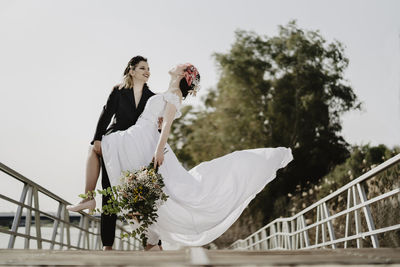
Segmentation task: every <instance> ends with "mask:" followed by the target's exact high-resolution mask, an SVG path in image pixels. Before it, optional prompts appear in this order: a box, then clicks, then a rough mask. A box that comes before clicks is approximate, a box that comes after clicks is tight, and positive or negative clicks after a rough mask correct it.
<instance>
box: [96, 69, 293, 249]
mask: <svg viewBox="0 0 400 267" xmlns="http://www.w3.org/2000/svg"><path fill="white" fill-rule="evenodd" d="M169 74H170V75H171V81H170V84H169V88H168V91H167V92H165V93H163V94H158V95H155V96H152V97H151V98H150V99H149V100H148V102H147V104H146V106H145V109H144V111H143V113H142V115H141V116H140V117H139V119H138V121H137V123H136V124H135V125H133V126H131V127H130V128H128V129H127V130H125V131H118V132H115V133H111V134H109V135H107V136H104V137H103V139H102V143H101V145H102V151H103V159H104V163H105V167H106V169H107V173H108V175H109V179H110V182H111V185H112V186H114V185H118V184H119V183H120V177H121V172H122V171H125V170H134V169H139V168H140V167H141V166H147V165H148V164H149V162H151V160H152V159H154V162H155V164H156V165H159V166H160V167H159V173H160V174H161V175H162V176H163V178H164V182H165V187H164V191H165V193H166V194H167V195H168V196H169V198H168V200H167V201H166V202H165V203H164V204H163V205H161V206H160V207H159V209H158V212H157V213H158V216H159V217H158V218H157V222H156V223H154V224H152V225H151V226H150V227H149V229H148V241H147V243H148V244H149V247H148V248H150V247H151V246H153V245H156V244H157V242H158V240H159V239H161V240H165V241H167V242H169V243H172V244H174V243H175V244H180V245H186V246H201V245H204V244H207V243H210V242H211V241H213V240H214V239H216V238H218V237H219V236H220V235H221V234H223V233H224V232H225V231H226V230H227V229H228V228H229V227H230V226H231V225H232V224H233V223H234V222H235V221H236V219H237V218H238V217H239V216H240V214H241V213H242V211H243V210H244V209H245V207H246V206H247V205H248V204H249V203H250V201H251V200H252V199H253V198H254V197H255V196H256V194H257V193H259V192H260V191H261V190H262V189H263V188H264V187H265V185H267V184H268V183H269V182H270V181H272V180H273V179H274V178H275V176H276V171H277V170H278V169H280V168H283V167H285V166H286V165H287V164H288V163H289V162H290V161H291V160H292V159H293V157H292V153H291V150H290V148H284V147H278V148H258V149H249V150H242V151H235V152H233V153H230V154H227V155H225V156H222V157H220V158H217V159H214V160H211V161H208V162H203V163H201V164H199V165H197V166H196V167H194V168H193V169H191V170H190V171H187V170H185V169H184V168H183V166H182V165H181V163H180V162H179V161H178V159H177V158H176V156H175V154H174V152H173V151H172V149H171V148H170V146H169V145H168V144H167V139H168V135H169V132H170V128H171V124H172V122H173V120H174V119H175V118H177V117H179V116H180V115H181V113H180V108H181V101H182V99H184V98H185V97H186V96H187V95H188V94H189V93H195V92H196V90H197V88H198V83H199V81H200V75H199V73H198V71H197V69H196V68H195V67H194V66H193V65H191V64H182V65H177V66H176V67H174V68H173V69H171V70H170V71H169ZM159 117H163V118H164V120H163V125H162V130H161V134H160V133H159V132H158V130H157V129H158V125H157V123H158V118H159ZM165 151H167V152H165ZM255 166H256V167H255Z"/></svg>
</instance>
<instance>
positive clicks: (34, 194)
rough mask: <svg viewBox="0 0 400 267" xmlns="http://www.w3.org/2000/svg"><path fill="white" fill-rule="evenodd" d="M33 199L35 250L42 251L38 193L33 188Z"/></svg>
mask: <svg viewBox="0 0 400 267" xmlns="http://www.w3.org/2000/svg"><path fill="white" fill-rule="evenodd" d="M33 199H34V201H35V209H36V210H35V226H36V237H37V248H38V249H42V232H41V227H40V211H39V193H38V189H37V188H36V187H33Z"/></svg>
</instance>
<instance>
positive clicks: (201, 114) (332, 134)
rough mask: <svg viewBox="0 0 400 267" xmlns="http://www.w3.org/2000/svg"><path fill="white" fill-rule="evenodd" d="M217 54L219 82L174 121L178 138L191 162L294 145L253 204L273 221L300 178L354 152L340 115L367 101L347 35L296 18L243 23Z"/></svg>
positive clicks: (319, 173) (311, 176)
mask: <svg viewBox="0 0 400 267" xmlns="http://www.w3.org/2000/svg"><path fill="white" fill-rule="evenodd" d="M214 57H215V60H216V62H217V66H218V68H219V71H220V79H219V82H218V84H217V87H216V88H214V89H211V90H210V92H209V93H208V95H207V96H206V97H205V99H204V102H205V106H206V108H205V109H204V110H199V111H194V110H193V109H191V108H189V110H187V112H186V113H185V116H184V118H182V119H181V120H180V121H179V122H178V123H177V124H175V126H174V129H173V133H174V136H173V139H172V142H171V145H173V146H175V148H177V149H178V151H179V152H178V157H179V158H180V159H181V160H183V161H184V162H185V163H186V164H187V166H194V165H196V164H198V163H200V162H202V161H207V160H210V159H213V158H215V157H219V156H222V155H224V154H226V153H229V152H232V151H234V150H241V149H248V148H256V147H276V146H286V147H291V148H292V150H293V155H294V161H293V162H292V163H291V164H289V166H288V167H287V168H286V169H285V170H284V171H281V172H280V173H279V175H278V177H277V179H275V180H274V181H273V182H272V183H271V184H270V185H268V186H267V187H266V188H265V189H264V190H263V191H262V193H260V194H259V196H258V197H257V198H256V199H255V200H254V201H253V202H252V204H251V209H252V212H253V213H256V212H261V213H262V214H263V223H266V222H267V221H268V220H270V219H273V218H275V217H276V216H280V215H283V216H284V215H285V214H281V213H280V212H281V210H278V208H279V207H278V206H284V205H285V203H287V199H286V197H285V196H286V194H287V193H288V192H293V191H294V190H295V187H296V185H298V184H300V185H302V184H305V183H306V182H307V181H309V182H315V181H317V180H318V179H319V178H321V177H322V176H323V175H325V174H326V173H328V171H329V170H330V169H331V168H332V167H333V166H335V165H336V164H338V163H341V162H343V161H344V160H345V159H346V158H347V157H348V156H349V150H348V144H347V143H346V141H345V140H344V138H343V137H342V136H341V135H340V131H341V129H342V126H341V121H340V116H341V115H342V114H343V113H344V112H346V111H349V110H352V109H357V108H360V103H359V102H358V100H357V97H356V95H355V94H354V92H353V90H352V88H351V87H350V86H349V85H348V84H347V83H346V81H345V80H344V71H345V69H346V67H347V65H348V59H347V58H346V57H345V55H344V48H343V45H342V44H341V43H340V42H338V41H334V42H331V43H327V42H326V40H325V39H324V38H323V37H322V36H321V35H320V33H319V32H318V31H305V30H302V29H300V28H298V27H297V25H296V23H295V22H290V23H289V24H288V25H286V26H280V27H279V34H278V35H277V36H275V37H268V36H260V35H257V34H255V33H253V32H247V31H237V32H236V40H235V42H234V43H233V45H232V47H231V49H230V51H229V52H227V53H216V54H214ZM183 151H184V152H183ZM254 167H255V168H256V167H257V166H254Z"/></svg>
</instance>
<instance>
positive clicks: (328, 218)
mask: <svg viewBox="0 0 400 267" xmlns="http://www.w3.org/2000/svg"><path fill="white" fill-rule="evenodd" d="M322 205H323V209H324V212H325V218H326V219H327V220H328V222H327V227H328V233H329V237H330V239H331V241H335V240H336V237H335V231H334V229H333V225H332V221H331V220H330V217H331V214H330V212H329V209H328V206H327V205H326V202H324V203H323V204H322ZM332 248H336V244H332Z"/></svg>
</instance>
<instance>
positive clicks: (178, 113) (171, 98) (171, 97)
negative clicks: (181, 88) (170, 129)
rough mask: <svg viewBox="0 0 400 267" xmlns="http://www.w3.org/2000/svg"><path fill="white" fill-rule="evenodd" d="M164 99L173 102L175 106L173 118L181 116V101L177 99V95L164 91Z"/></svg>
mask: <svg viewBox="0 0 400 267" xmlns="http://www.w3.org/2000/svg"><path fill="white" fill-rule="evenodd" d="M163 97H164V100H165V101H166V102H168V103H171V104H173V105H174V106H175V107H176V113H175V118H174V119H177V118H179V117H180V116H182V113H181V102H180V100H179V96H178V95H177V94H174V93H171V92H166V93H164V94H163Z"/></svg>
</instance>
